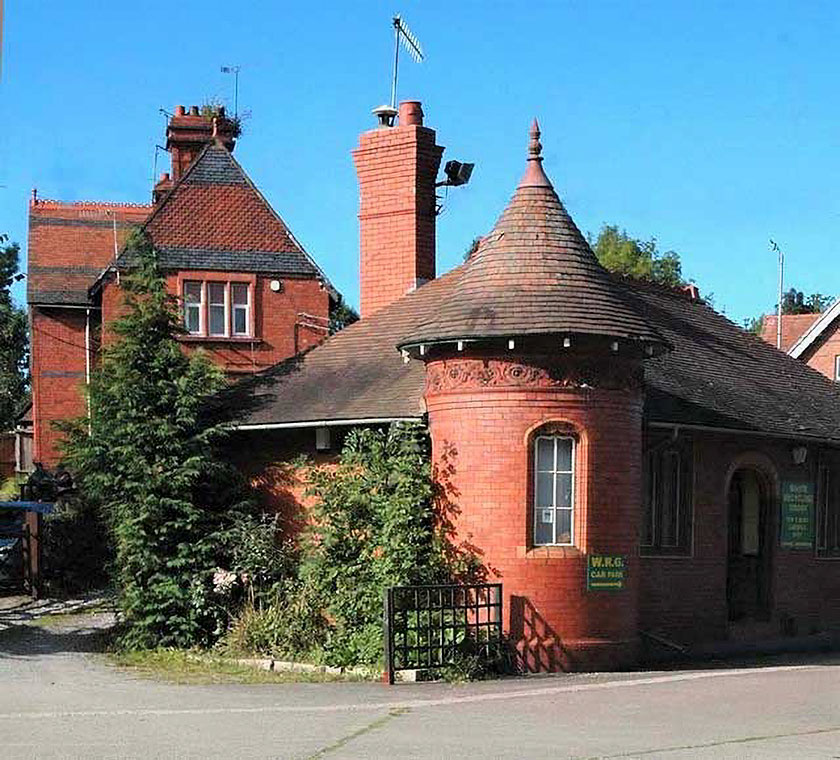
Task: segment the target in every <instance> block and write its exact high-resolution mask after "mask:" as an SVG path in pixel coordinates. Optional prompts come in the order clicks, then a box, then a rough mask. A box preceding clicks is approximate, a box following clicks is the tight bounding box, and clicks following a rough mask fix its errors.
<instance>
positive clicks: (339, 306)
mask: <svg viewBox="0 0 840 760" xmlns="http://www.w3.org/2000/svg"><path fill="white" fill-rule="evenodd" d="M358 321H359V313H358V312H357V311H356V310H355V309H354V308H353V307H352V306H350V304H348V303H347V302H346V301H345V300H344V298H342V297H341V296H339V297H338V300H337V301H335V302H334V303H333V304H332V307H331V309H330V335H335V334H336V333H337V332H338V331H339V330H343V329H344V328H345V327H347V326H348V325H352V324H353V323H354V322H358Z"/></svg>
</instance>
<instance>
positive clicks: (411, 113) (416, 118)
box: [400, 100, 423, 127]
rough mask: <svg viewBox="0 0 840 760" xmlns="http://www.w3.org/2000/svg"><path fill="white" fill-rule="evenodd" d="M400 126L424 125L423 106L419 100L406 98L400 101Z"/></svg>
mask: <svg viewBox="0 0 840 760" xmlns="http://www.w3.org/2000/svg"><path fill="white" fill-rule="evenodd" d="M400 126H401V127H408V126H417V127H422V126H423V106H422V105H421V104H420V101H419V100H404V101H403V102H402V103H400Z"/></svg>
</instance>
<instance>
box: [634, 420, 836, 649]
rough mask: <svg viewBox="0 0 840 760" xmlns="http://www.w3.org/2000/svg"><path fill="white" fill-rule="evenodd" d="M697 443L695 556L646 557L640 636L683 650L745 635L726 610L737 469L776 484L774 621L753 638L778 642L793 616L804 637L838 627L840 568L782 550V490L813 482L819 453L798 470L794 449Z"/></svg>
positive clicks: (747, 440) (702, 437) (731, 440)
mask: <svg viewBox="0 0 840 760" xmlns="http://www.w3.org/2000/svg"><path fill="white" fill-rule="evenodd" d="M682 435H686V434H685V433H683V434H682ZM689 435H690V434H689ZM693 437H694V488H693V494H694V495H693V502H694V522H693V524H694V537H693V538H694V540H693V552H692V555H691V556H688V557H679V558H665V557H642V560H641V579H642V583H641V596H640V627H641V629H642V630H646V631H652V632H658V633H660V634H664V635H666V636H668V637H671V638H672V639H673V640H674V641H677V642H682V643H693V642H702V641H714V640H723V639H726V638H728V637H730V635H735V636H737V635H739V634H738V631H737V626H736V627H735V629H734V630H732V631H730V627H729V623H728V620H727V607H726V569H727V511H728V501H727V491H728V487H729V479H730V477H731V475H732V473H733V472H734V470H735V469H736V468H737V466H739V465H744V466H753V467H755V468H757V469H758V471H759V472H760V473H762V474H763V475H764V476H765V478H766V479H767V481H768V483H770V484H771V486H772V487H771V490H772V499H773V504H772V506H771V515H772V518H771V519H772V525H771V526H770V532H771V534H772V535H773V537H774V539H773V541H772V542H771V543H772V550H771V551H772V552H773V560H772V567H773V573H772V579H771V591H770V596H771V615H770V619H769V620H767V621H764V622H761V623H760V624H758V625H754V626H753V628H752V630H751V631H750V633H751V634H752V636H753V637H754V638H761V637H773V636H779V635H780V634H781V630H782V619H783V617H787V616H789V617H791V618H793V620H794V621H795V624H796V629H797V632H798V633H800V634H807V633H810V632H812V631H817V630H826V629H827V628H830V627H832V626H833V627H837V626H838V625H840V562H838V561H837V560H828V559H817V558H816V557H815V554H814V552H813V551H809V550H790V549H782V548H781V547H780V546H779V540H778V534H779V530H778V529H779V514H780V509H779V491H778V489H779V482H780V481H783V480H809V479H811V480H813V479H814V478H815V463H816V461H817V450H816V448H815V447H811V448H810V450H809V454H808V458H807V460H806V462H805V464H804V465H795V464H794V463H793V459H792V456H791V449H792V447H793V446H794V445H795V444H793V443H777V442H773V441H768V440H766V439H761V438H758V437H756V436H731V435H727V436H723V435H711V434H696V435H695V436H693Z"/></svg>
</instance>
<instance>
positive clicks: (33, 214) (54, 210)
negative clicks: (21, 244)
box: [26, 197, 152, 306]
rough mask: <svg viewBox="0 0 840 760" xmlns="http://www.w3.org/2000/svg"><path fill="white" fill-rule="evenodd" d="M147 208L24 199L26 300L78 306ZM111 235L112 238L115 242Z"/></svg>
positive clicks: (131, 205) (43, 303)
mask: <svg viewBox="0 0 840 760" xmlns="http://www.w3.org/2000/svg"><path fill="white" fill-rule="evenodd" d="M151 210H152V207H151V206H149V205H145V204H135V203H101V202H90V201H85V202H69V203H68V202H62V201H53V200H45V199H41V198H37V197H33V199H32V200H31V201H30V204H29V246H28V269H27V288H26V299H27V301H28V303H30V304H40V305H52V306H84V305H87V304H88V303H89V299H88V288H89V286H90V284H91V283H92V282H93V281H94V280H95V279H96V276H97V275H98V274H99V273H100V272H101V271H102V269H103V268H104V267H106V266H108V264H109V263H110V262H113V261H114V255H115V246H116V248H117V250H119V248H121V247H122V245H123V244H124V243H125V239H126V236H127V235H128V232H129V230H130V229H131V228H132V227H134V226H135V225H138V224H142V223H143V221H144V220H145V219H146V217H148V215H149V212H150V211H151ZM115 238H116V241H115Z"/></svg>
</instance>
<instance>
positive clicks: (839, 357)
mask: <svg viewBox="0 0 840 760" xmlns="http://www.w3.org/2000/svg"><path fill="white" fill-rule="evenodd" d="M834 382H836V383H840V354H835V356H834Z"/></svg>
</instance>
